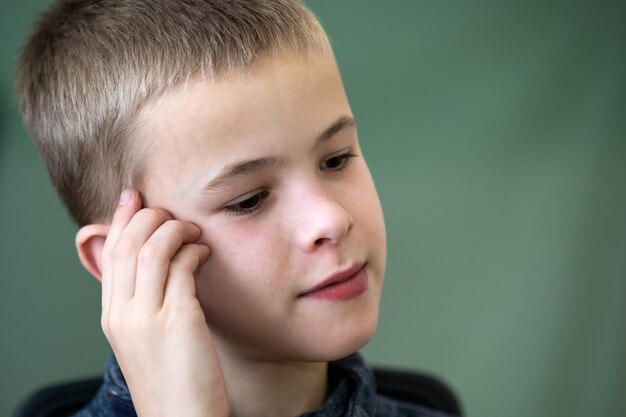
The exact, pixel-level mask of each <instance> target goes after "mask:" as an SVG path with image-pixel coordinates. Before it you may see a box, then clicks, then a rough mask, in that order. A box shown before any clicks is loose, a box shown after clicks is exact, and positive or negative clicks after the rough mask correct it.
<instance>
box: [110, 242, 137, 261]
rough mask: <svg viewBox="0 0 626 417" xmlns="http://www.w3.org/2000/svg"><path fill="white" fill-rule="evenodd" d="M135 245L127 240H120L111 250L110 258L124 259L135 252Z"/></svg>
mask: <svg viewBox="0 0 626 417" xmlns="http://www.w3.org/2000/svg"><path fill="white" fill-rule="evenodd" d="M135 247H136V243H135V242H134V241H132V240H130V239H128V238H126V239H120V240H119V241H118V242H117V243H116V244H115V248H113V250H112V255H113V256H112V257H113V258H115V259H119V258H124V257H126V256H128V254H130V253H132V252H133V251H134V250H135Z"/></svg>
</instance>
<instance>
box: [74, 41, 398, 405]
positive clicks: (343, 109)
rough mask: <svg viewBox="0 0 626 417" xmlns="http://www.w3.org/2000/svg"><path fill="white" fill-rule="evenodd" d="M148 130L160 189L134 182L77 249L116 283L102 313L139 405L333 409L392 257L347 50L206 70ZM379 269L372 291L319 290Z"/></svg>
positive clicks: (148, 112) (154, 111)
mask: <svg viewBox="0 0 626 417" xmlns="http://www.w3.org/2000/svg"><path fill="white" fill-rule="evenodd" d="M138 126H139V129H138V132H139V133H138V137H137V140H140V141H146V142H145V143H147V144H149V145H148V146H149V155H150V157H149V160H148V161H147V165H146V171H145V172H146V176H145V180H144V189H143V192H142V196H143V200H142V198H141V197H140V196H139V194H138V193H137V192H135V191H126V192H125V193H123V195H122V198H121V203H120V206H119V207H118V210H117V211H116V214H115V216H114V218H113V221H112V223H111V225H103V224H93V225H89V226H86V227H84V228H82V229H81V230H80V231H79V233H78V235H77V247H78V251H79V255H80V257H81V260H82V261H83V264H84V265H85V267H86V268H87V269H88V270H89V271H90V272H92V273H93V274H94V275H95V276H96V277H98V278H100V279H101V280H102V287H103V314H102V326H103V329H104V332H105V335H106V336H107V338H108V340H109V342H110V343H111V345H112V347H113V350H114V352H115V354H116V356H117V358H118V361H119V362H120V366H121V368H122V370H123V372H124V375H125V377H126V380H127V383H128V385H129V388H130V391H131V394H132V396H133V401H134V403H135V407H136V408H137V410H138V413H139V415H146V416H147V415H149V416H158V415H182V414H181V411H180V410H188V411H186V412H187V413H188V414H186V415H203V416H207V415H215V416H226V415H231V416H262V415H267V416H270V415H271V416H293V415H297V414H300V413H303V412H306V411H312V410H315V409H317V408H319V407H320V406H321V405H322V404H323V401H324V399H325V396H326V389H327V386H326V381H327V362H328V361H330V360H336V359H339V358H341V357H344V356H346V355H349V354H350V353H352V352H354V351H356V350H358V349H359V348H360V347H362V346H363V345H364V344H366V343H367V342H368V341H369V340H370V338H371V337H372V336H373V334H374V331H375V329H376V325H377V319H378V303H379V299H380V293H381V287H382V281H383V275H384V268H385V256H386V254H385V247H386V246H385V230H384V221H383V216H382V211H381V207H380V203H379V200H378V196H377V194H376V190H375V187H374V184H373V181H372V179H371V176H370V173H369V170H368V168H367V165H366V163H365V160H364V158H363V155H362V153H361V149H360V147H359V143H358V137H357V131H356V126H355V124H354V123H353V119H352V112H351V110H350V106H349V104H348V100H347V98H346V95H345V92H344V88H343V85H342V82H341V77H340V75H339V71H338V69H337V65H336V63H335V60H334V58H333V56H332V53H331V52H330V51H327V53H325V54H320V55H316V56H313V57H307V58H304V57H299V56H289V55H284V56H273V57H269V58H266V59H262V60H260V61H259V62H258V63H257V64H256V65H255V67H254V68H253V70H252V71H251V73H250V74H247V75H237V76H232V77H230V78H223V79H219V80H213V81H209V80H196V81H193V82H190V83H188V84H187V85H185V86H181V87H179V88H176V89H172V90H170V91H168V92H167V93H166V94H164V95H163V96H161V97H159V98H158V99H154V100H153V101H151V102H149V103H147V104H146V105H145V106H144V108H143V109H142V111H141V113H140V115H139V118H138ZM333 127H334V129H331V131H330V132H329V131H328V130H329V128H333ZM324 132H325V134H324ZM259 158H265V159H264V161H266V162H267V161H269V163H266V164H258V163H257V164H256V165H255V166H254V169H252V170H250V169H249V170H248V171H246V172H245V173H244V174H241V175H237V176H235V177H230V178H229V179H228V180H227V181H221V182H220V183H219V184H216V183H215V179H216V178H218V177H220V176H222V174H223V173H224V172H225V170H227V168H228V167H232V166H233V165H234V164H237V163H241V162H245V161H250V160H258V159H259ZM248 168H249V167H248ZM142 206H143V207H145V208H142ZM361 264H364V265H365V267H364V268H365V270H366V272H367V283H368V285H367V289H366V290H365V291H364V292H363V293H361V294H359V295H358V296H356V297H352V298H349V299H344V300H329V299H315V298H311V297H306V296H303V294H304V293H306V292H307V291H309V290H311V289H312V288H313V287H315V286H316V285H319V284H320V283H321V282H323V281H324V280H325V279H327V278H328V277H329V276H331V275H332V274H335V273H337V272H341V271H344V270H346V269H348V268H350V267H353V266H355V265H357V266H358V265H361ZM165 393H167V394H165ZM190 404H193V406H190Z"/></svg>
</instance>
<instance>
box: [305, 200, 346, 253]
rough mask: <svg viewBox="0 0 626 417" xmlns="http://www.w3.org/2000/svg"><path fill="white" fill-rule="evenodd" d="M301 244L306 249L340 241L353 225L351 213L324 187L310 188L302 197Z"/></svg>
mask: <svg viewBox="0 0 626 417" xmlns="http://www.w3.org/2000/svg"><path fill="white" fill-rule="evenodd" d="M298 214H299V215H298V216H297V217H296V222H297V239H298V244H299V245H300V247H301V248H302V250H304V251H305V252H312V251H315V250H317V249H319V248H321V247H325V246H334V245H338V244H339V243H341V242H342V241H343V240H344V239H345V238H346V237H347V236H348V234H349V233H350V230H352V227H353V226H354V219H353V218H352V216H351V215H350V213H349V212H348V211H347V210H346V209H345V208H344V207H343V206H342V205H341V204H340V203H339V201H337V200H336V199H335V198H333V196H331V195H329V194H328V193H326V192H325V191H323V190H319V189H318V190H313V191H311V190H309V192H306V193H304V195H303V196H301V198H300V201H299V210H298Z"/></svg>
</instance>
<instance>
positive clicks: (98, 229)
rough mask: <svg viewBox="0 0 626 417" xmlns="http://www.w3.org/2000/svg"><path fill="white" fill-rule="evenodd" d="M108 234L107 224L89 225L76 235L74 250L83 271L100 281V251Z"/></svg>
mask: <svg viewBox="0 0 626 417" xmlns="http://www.w3.org/2000/svg"><path fill="white" fill-rule="evenodd" d="M108 234H109V225H108V224H90V225H87V226H84V227H81V229H80V230H79V231H78V233H76V250H77V251H78V257H79V258H80V262H81V263H82V264H83V266H84V267H85V269H86V270H87V271H89V272H90V273H91V275H93V276H94V277H96V278H97V279H98V280H101V279H102V249H103V248H104V241H105V240H106V238H107V236H108Z"/></svg>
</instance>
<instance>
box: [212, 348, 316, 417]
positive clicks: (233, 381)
mask: <svg viewBox="0 0 626 417" xmlns="http://www.w3.org/2000/svg"><path fill="white" fill-rule="evenodd" d="M223 347H224V346H222V349H219V348H218V354H219V357H220V363H221V365H222V372H223V373H224V380H225V382H226V391H227V392H228V398H229V406H230V417H262V416H272V417H292V416H296V415H300V414H303V413H306V412H310V411H314V410H317V409H319V408H320V407H321V406H322V405H323V404H324V400H325V398H326V392H327V385H328V382H327V380H328V363H327V362H277V361H269V360H259V359H252V358H249V357H245V356H243V355H237V354H233V353H232V351H231V350H228V349H224V348H223Z"/></svg>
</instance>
